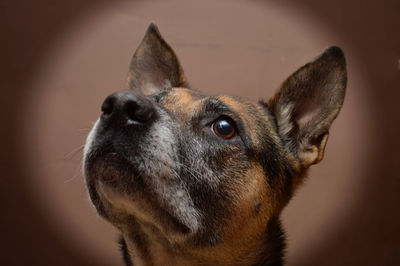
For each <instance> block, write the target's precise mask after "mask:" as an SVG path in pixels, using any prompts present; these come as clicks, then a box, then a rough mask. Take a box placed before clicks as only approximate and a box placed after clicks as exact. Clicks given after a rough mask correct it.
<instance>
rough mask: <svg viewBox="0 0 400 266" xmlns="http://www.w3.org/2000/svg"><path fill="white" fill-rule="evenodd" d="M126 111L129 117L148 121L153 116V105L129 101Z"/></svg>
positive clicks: (139, 120)
mask: <svg viewBox="0 0 400 266" xmlns="http://www.w3.org/2000/svg"><path fill="white" fill-rule="evenodd" d="M125 112H126V114H127V116H128V118H129V119H131V120H134V121H138V122H142V123H144V122H147V121H148V120H150V119H151V118H152V116H153V110H152V108H151V107H149V106H147V105H146V104H144V103H142V104H139V103H138V102H137V101H132V100H131V101H128V102H127V103H126V106H125Z"/></svg>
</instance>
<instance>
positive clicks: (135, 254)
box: [120, 218, 285, 266]
mask: <svg viewBox="0 0 400 266" xmlns="http://www.w3.org/2000/svg"><path fill="white" fill-rule="evenodd" d="M139 228H141V227H140V225H138V224H135V230H134V231H130V232H128V231H126V232H125V233H123V236H122V238H121V240H120V245H121V250H122V252H123V257H124V260H125V263H126V265H127V266H132V265H135V266H141V265H165V266H169V265H171V266H172V265H176V266H180V265H277V266H279V265H283V253H284V248H285V243H284V233H283V231H282V228H281V224H280V221H279V219H278V218H273V219H271V220H270V222H269V223H268V225H267V228H266V230H265V233H264V236H263V237H262V238H261V239H254V240H253V241H251V243H249V242H247V243H245V242H244V241H239V242H238V243H232V242H231V243H218V244H216V245H215V246H209V247H200V248H195V247H193V244H186V243H185V244H171V243H169V242H168V241H166V240H165V238H164V239H163V237H160V236H159V235H157V234H154V232H153V233H152V234H149V233H148V231H147V230H143V229H140V230H138V229H139ZM243 240H244V239H243ZM236 242H237V241H236Z"/></svg>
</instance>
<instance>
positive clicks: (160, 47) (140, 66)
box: [128, 23, 187, 95]
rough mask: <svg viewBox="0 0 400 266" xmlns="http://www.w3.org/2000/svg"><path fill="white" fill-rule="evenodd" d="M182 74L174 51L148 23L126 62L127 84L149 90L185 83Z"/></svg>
mask: <svg viewBox="0 0 400 266" xmlns="http://www.w3.org/2000/svg"><path fill="white" fill-rule="evenodd" d="M186 86H187V83H186V78H185V76H184V74H183V70H182V67H181V65H180V63H179V61H178V58H177V57H176V55H175V53H174V51H173V50H172V49H171V47H170V46H169V45H168V44H167V43H166V42H165V40H164V39H163V38H162V37H161V34H160V32H159V31H158V28H157V26H156V24H154V23H151V24H150V26H149V27H148V29H147V31H146V34H145V36H144V38H143V40H142V42H141V43H140V45H139V47H138V48H137V49H136V52H135V54H134V55H133V57H132V60H131V64H130V66H129V74H128V87H129V88H130V89H133V90H136V91H138V92H141V93H143V94H146V95H147V94H152V93H155V92H157V91H158V90H160V89H163V88H166V87H186Z"/></svg>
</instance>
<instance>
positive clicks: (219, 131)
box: [211, 118, 236, 139]
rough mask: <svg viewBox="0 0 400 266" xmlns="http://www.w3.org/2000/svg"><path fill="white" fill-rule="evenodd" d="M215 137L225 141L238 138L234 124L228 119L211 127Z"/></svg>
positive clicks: (221, 120)
mask: <svg viewBox="0 0 400 266" xmlns="http://www.w3.org/2000/svg"><path fill="white" fill-rule="evenodd" d="M211 128H212V130H213V131H214V133H215V135H217V136H218V137H220V138H224V139H231V138H233V137H234V136H236V130H235V127H234V124H233V122H232V121H231V120H230V119H228V118H220V119H218V120H217V121H215V122H214V123H213V124H212V125H211Z"/></svg>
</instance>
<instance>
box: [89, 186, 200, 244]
mask: <svg viewBox="0 0 400 266" xmlns="http://www.w3.org/2000/svg"><path fill="white" fill-rule="evenodd" d="M95 187H96V192H97V194H98V196H99V199H100V200H101V201H102V202H103V204H104V203H106V205H107V206H108V208H110V209H109V210H108V211H109V212H111V213H113V215H116V216H117V217H128V219H126V220H125V221H122V222H121V221H118V223H120V224H125V226H126V228H127V229H128V230H131V229H132V228H130V224H131V223H130V219H132V218H133V219H135V221H136V222H137V224H139V225H141V229H142V230H143V231H147V232H148V233H150V234H154V233H156V234H160V235H162V236H163V237H164V238H166V239H168V241H169V242H182V241H184V240H186V239H188V238H189V237H190V236H192V235H194V234H195V233H196V228H190V227H188V226H187V225H185V224H184V223H183V222H182V219H179V218H178V217H175V216H172V215H171V214H170V213H171V212H170V211H168V210H165V209H162V208H161V207H160V205H159V204H157V202H155V201H154V200H151V199H150V197H149V196H148V195H130V194H126V193H124V192H121V191H120V190H119V189H116V188H115V187H113V186H110V185H108V184H106V183H104V182H102V181H100V180H99V181H97V182H96V185H95ZM156 204H157V205H156ZM120 214H122V215H120ZM122 220H124V218H122ZM133 229H135V230H136V229H137V228H133Z"/></svg>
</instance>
